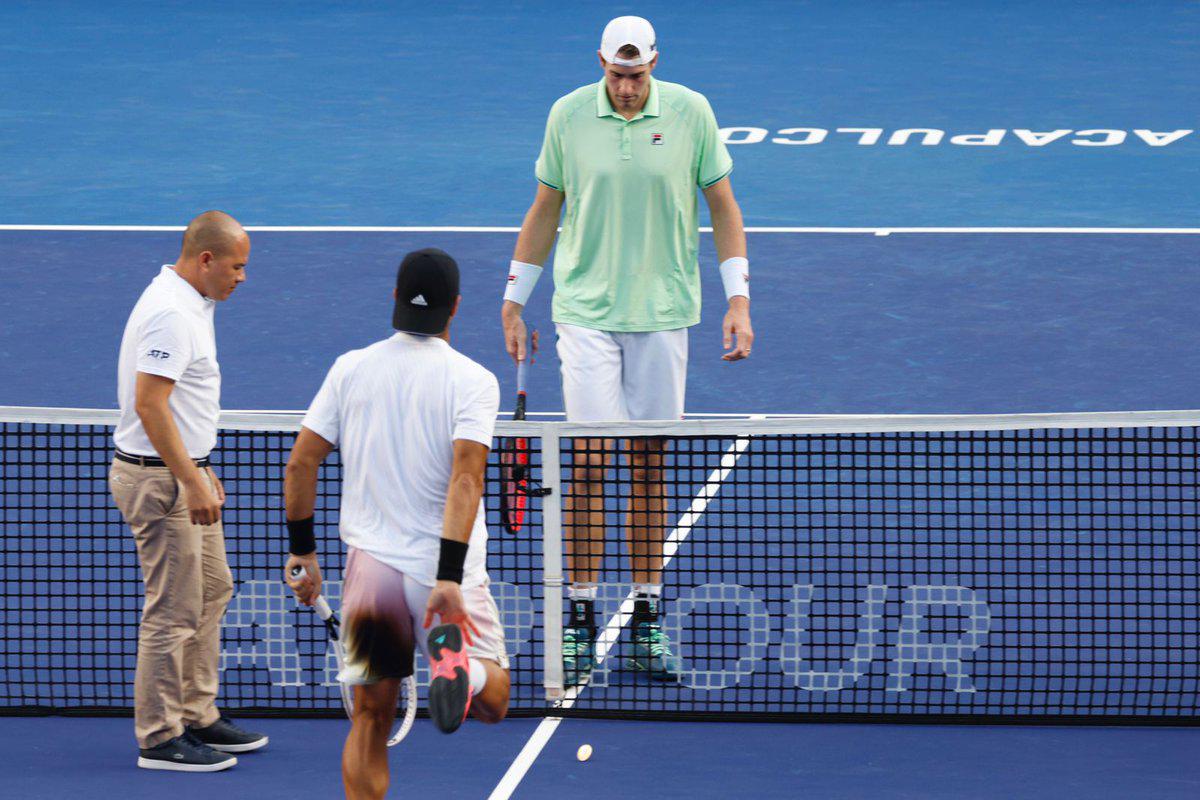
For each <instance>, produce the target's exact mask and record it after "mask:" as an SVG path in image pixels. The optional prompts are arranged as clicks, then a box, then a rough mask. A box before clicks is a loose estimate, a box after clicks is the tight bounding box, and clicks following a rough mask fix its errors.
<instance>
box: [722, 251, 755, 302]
mask: <svg viewBox="0 0 1200 800" xmlns="http://www.w3.org/2000/svg"><path fill="white" fill-rule="evenodd" d="M721 283H723V284H725V299H726V300H732V299H733V298H734V297H737V296H739V295H740V296H742V297H744V298H746V299H747V300H749V299H750V261H749V260H748V259H745V258H742V257H741V256H734V257H733V258H727V259H725V260H724V261H722V262H721Z"/></svg>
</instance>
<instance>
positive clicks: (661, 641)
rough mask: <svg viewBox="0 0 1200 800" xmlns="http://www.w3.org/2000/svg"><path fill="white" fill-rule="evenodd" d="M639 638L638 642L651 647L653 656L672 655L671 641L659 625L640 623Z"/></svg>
mask: <svg viewBox="0 0 1200 800" xmlns="http://www.w3.org/2000/svg"><path fill="white" fill-rule="evenodd" d="M637 638H638V640H639V641H638V644H644V645H645V646H646V647H647V648H649V650H650V655H651V657H653V658H660V657H662V656H668V657H669V656H671V647H670V643H669V642H668V641H667V637H666V636H664V635H663V632H662V628H660V627H659V626H658V625H639V626H638V631H637Z"/></svg>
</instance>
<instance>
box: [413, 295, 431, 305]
mask: <svg viewBox="0 0 1200 800" xmlns="http://www.w3.org/2000/svg"><path fill="white" fill-rule="evenodd" d="M408 302H409V303H412V304H413V305H414V306H428V305H429V303H427V302H425V295H423V294H419V295H417V296H416V297H414V298H413V299H412V300H409V301H408Z"/></svg>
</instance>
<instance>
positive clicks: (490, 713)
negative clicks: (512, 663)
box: [471, 658, 509, 724]
mask: <svg viewBox="0 0 1200 800" xmlns="http://www.w3.org/2000/svg"><path fill="white" fill-rule="evenodd" d="M473 660H476V659H473ZM477 660H478V661H479V663H481V664H483V668H484V670H485V671H486V672H487V683H486V684H484V687H483V690H482V691H480V692H479V693H478V694H476V695H475V696H474V697H472V698H471V715H472V716H473V717H475V719H477V720H479V721H480V722H486V723H488V724H495V723H497V722H499V721H500V720H502V719H504V717H505V716H506V715H507V714H508V690H509V678H508V670H506V669H504V668H503V667H501V666H500V665H499V664H497V663H496V662H495V661H492V660H490V659H487V658H480V659H477Z"/></svg>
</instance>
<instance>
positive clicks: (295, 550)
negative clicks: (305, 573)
mask: <svg viewBox="0 0 1200 800" xmlns="http://www.w3.org/2000/svg"><path fill="white" fill-rule="evenodd" d="M287 526H288V552H289V553H291V554H292V555H294V556H306V555H308V554H309V553H315V552H316V551H317V537H316V534H314V533H313V518H312V517H307V518H305V519H289V520H288V521H287Z"/></svg>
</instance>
